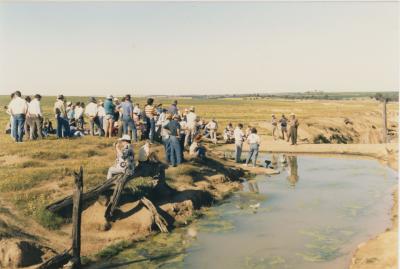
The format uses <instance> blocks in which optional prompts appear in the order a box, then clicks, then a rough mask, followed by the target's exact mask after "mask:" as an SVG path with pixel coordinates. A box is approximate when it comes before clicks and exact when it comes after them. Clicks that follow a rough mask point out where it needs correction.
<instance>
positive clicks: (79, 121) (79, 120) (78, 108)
mask: <svg viewBox="0 0 400 269" xmlns="http://www.w3.org/2000/svg"><path fill="white" fill-rule="evenodd" d="M74 118H75V122H76V125H77V126H76V127H77V128H78V129H80V130H82V129H83V107H82V104H81V102H77V103H76V104H75V108H74Z"/></svg>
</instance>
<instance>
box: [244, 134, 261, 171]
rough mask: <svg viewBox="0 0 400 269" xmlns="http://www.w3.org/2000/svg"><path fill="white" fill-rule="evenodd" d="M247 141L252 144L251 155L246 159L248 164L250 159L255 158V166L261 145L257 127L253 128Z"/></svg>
mask: <svg viewBox="0 0 400 269" xmlns="http://www.w3.org/2000/svg"><path fill="white" fill-rule="evenodd" d="M247 143H248V144H249V145H250V150H249V155H248V156H247V159H246V164H245V165H246V166H247V165H248V164H249V162H250V160H251V159H252V160H253V167H255V166H256V164H257V157H258V148H259V147H260V137H259V136H258V134H257V129H256V128H251V134H250V135H249V136H248V137H247Z"/></svg>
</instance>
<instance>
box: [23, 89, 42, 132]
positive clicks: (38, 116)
mask: <svg viewBox="0 0 400 269" xmlns="http://www.w3.org/2000/svg"><path fill="white" fill-rule="evenodd" d="M41 99H42V96H40V94H36V95H35V97H34V98H33V100H32V101H31V102H30V103H29V104H28V114H27V117H26V123H27V125H28V127H29V139H30V140H34V139H35V135H36V133H37V136H38V138H39V139H42V138H43V137H42V119H43V115H42V108H41V107H40V100H41Z"/></svg>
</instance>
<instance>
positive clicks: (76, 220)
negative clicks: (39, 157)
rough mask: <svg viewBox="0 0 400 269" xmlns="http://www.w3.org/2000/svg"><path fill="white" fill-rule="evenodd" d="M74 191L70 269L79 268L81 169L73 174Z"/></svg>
mask: <svg viewBox="0 0 400 269" xmlns="http://www.w3.org/2000/svg"><path fill="white" fill-rule="evenodd" d="M74 176H75V191H74V194H73V195H72V196H73V199H72V200H73V209H72V259H71V263H72V269H79V268H81V218H82V189H83V168H82V166H81V168H80V170H79V173H75V172H74Z"/></svg>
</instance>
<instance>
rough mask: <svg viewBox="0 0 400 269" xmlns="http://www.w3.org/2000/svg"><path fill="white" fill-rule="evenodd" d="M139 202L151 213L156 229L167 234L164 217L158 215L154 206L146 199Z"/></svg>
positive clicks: (166, 224)
mask: <svg viewBox="0 0 400 269" xmlns="http://www.w3.org/2000/svg"><path fill="white" fill-rule="evenodd" d="M140 202H141V203H142V204H143V205H144V206H145V207H146V208H147V209H148V210H149V211H150V212H151V214H152V215H153V218H154V223H155V224H156V225H157V227H158V229H160V231H161V232H163V233H168V228H167V227H168V223H167V221H166V220H165V219H164V217H163V216H161V215H160V214H159V213H158V211H157V208H156V207H155V206H154V204H153V203H152V202H151V201H150V200H149V199H147V198H146V197H143V198H142V199H140Z"/></svg>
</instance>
